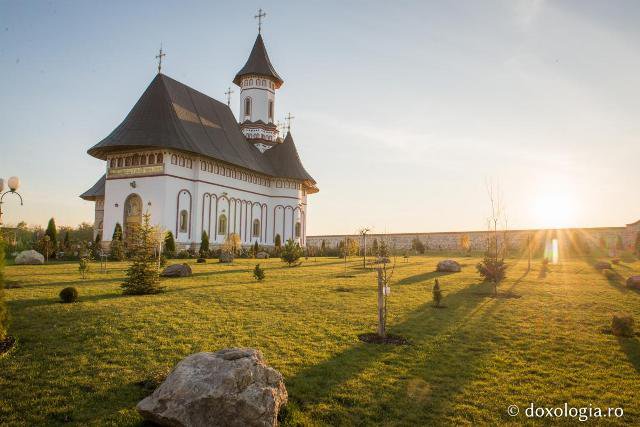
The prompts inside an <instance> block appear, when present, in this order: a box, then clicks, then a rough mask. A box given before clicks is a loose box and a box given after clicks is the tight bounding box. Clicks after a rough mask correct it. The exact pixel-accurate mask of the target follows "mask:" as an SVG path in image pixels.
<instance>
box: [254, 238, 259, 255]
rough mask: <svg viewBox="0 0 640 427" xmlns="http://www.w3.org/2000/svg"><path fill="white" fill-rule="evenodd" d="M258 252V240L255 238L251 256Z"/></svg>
mask: <svg viewBox="0 0 640 427" xmlns="http://www.w3.org/2000/svg"><path fill="white" fill-rule="evenodd" d="M258 252H260V246H258V241H257V240H256V242H255V243H254V244H253V256H254V257H257V256H258Z"/></svg>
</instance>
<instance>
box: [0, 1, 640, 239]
mask: <svg viewBox="0 0 640 427" xmlns="http://www.w3.org/2000/svg"><path fill="white" fill-rule="evenodd" d="M259 7H261V8H262V9H264V10H265V11H266V13H267V17H266V18H265V21H264V23H263V37H264V39H265V43H266V46H267V50H268V52H269V55H270V58H271V61H272V63H273V64H274V66H275V68H276V70H277V71H278V73H279V74H280V75H281V76H282V77H283V79H284V81H285V83H284V85H283V86H282V88H281V89H280V90H279V91H278V94H277V97H276V116H277V117H278V118H280V119H282V118H284V116H285V115H286V114H287V113H288V112H290V113H291V114H292V115H293V116H295V120H294V121H293V124H292V134H293V136H294V139H295V141H296V145H297V147H298V151H299V153H300V156H301V158H302V160H303V163H304V165H305V167H306V169H307V170H308V171H309V172H310V173H311V175H312V176H314V178H315V179H316V181H317V182H318V186H319V188H320V192H319V193H317V194H313V195H310V196H309V207H308V221H309V224H308V229H307V232H308V234H309V235H316V234H342V233H353V232H355V231H356V230H357V229H359V228H362V227H364V226H367V227H370V228H372V229H373V230H374V231H377V232H387V233H391V232H426V231H455V230H481V229H484V228H486V218H487V215H488V212H489V200H488V197H487V190H486V188H487V185H488V184H487V183H493V185H494V186H496V187H499V189H500V192H501V194H502V198H503V200H504V204H505V207H506V212H507V217H508V221H509V223H508V225H509V228H513V229H517V228H534V227H560V226H575V227H593V226H622V225H624V224H626V223H630V222H633V221H636V220H638V219H640V194H639V192H638V188H639V187H638V180H639V178H640V166H639V159H640V120H639V118H640V84H639V83H640V81H639V80H640V78H639V76H640V72H639V70H640V25H638V22H640V2H638V1H635V0H629V1H621V0H620V1H607V2H605V1H585V0H580V1H578V0H574V1H542V0H496V1H490V0H485V1H481V2H479V1H474V0H468V1H462V0H460V1H455V2H443V1H415V2H412V1H397V2H387V1H379V2H375V1H350V2H345V1H305V2H300V1H291V2H285V1H277V2H269V1H262V2H254V1H245V2H227V1H225V2H223V1H211V0H209V1H199V2H196V1H180V2H177V1H172V2H168V1H164V2H163V1H153V2H152V1H135V2H131V1H109V2H97V1H96V2H93V1H48V2H39V1H35V0H33V1H28V2H27V1H6V0H0V101H1V102H0V177H4V178H5V179H6V178H8V177H9V176H12V175H18V176H19V177H20V179H21V182H22V184H21V190H20V192H21V194H22V195H23V197H24V206H22V207H20V206H19V204H18V202H17V199H15V198H12V197H9V196H7V197H5V203H4V204H3V211H4V212H5V215H4V222H5V224H15V223H17V222H18V221H26V222H27V223H29V224H43V225H44V224H46V222H47V220H48V219H49V218H50V217H55V219H56V222H57V223H58V224H59V225H76V224H79V223H80V222H83V221H87V222H92V218H93V206H92V203H91V202H86V201H83V200H81V199H80V198H79V197H78V195H79V194H81V193H82V192H84V191H85V190H87V189H88V188H89V187H91V186H92V185H93V184H94V182H95V181H96V180H97V179H98V178H99V177H100V176H101V175H102V173H103V171H104V168H105V166H104V163H103V162H101V161H99V160H97V159H94V158H92V157H90V156H89V155H87V154H86V151H87V149H88V148H90V147H91V146H93V145H94V144H96V143H97V142H99V141H100V140H101V139H102V138H104V137H105V136H107V135H108V134H109V133H110V132H111V131H112V130H113V128H115V127H116V126H117V125H118V124H119V123H120V122H121V121H122V119H123V118H124V116H125V115H126V114H127V113H128V112H129V110H130V109H131V107H133V105H134V103H135V102H136V101H137V99H138V98H139V97H140V95H141V94H142V92H143V91H144V89H145V88H146V87H147V85H148V84H149V82H150V81H151V80H152V79H153V77H154V76H155V73H156V66H157V64H156V60H155V58H154V56H155V55H156V54H157V50H158V48H159V46H160V43H161V42H162V44H163V47H164V50H165V52H166V54H167V56H166V57H165V59H164V63H163V72H164V73H165V74H167V75H169V76H171V77H173V78H175V79H177V80H179V81H181V82H183V83H185V84H187V85H189V86H191V87H193V88H195V89H197V90H199V91H201V92H204V93H206V94H208V95H210V96H212V97H213V98H216V99H218V100H221V101H224V99H225V95H224V92H225V91H226V89H227V88H228V87H229V86H232V90H233V89H234V88H233V84H232V83H231V80H232V79H233V76H234V75H235V73H236V72H237V71H238V70H239V69H240V68H241V67H242V65H243V64H244V62H245V61H246V59H247V56H248V54H249V51H250V49H251V47H252V45H253V42H254V40H255V37H256V33H257V23H256V20H255V19H254V15H255V14H256V12H257V10H258V8H259ZM238 93H239V90H238V88H237V87H236V88H235V93H234V94H233V96H232V100H231V105H232V109H233V111H234V113H235V114H236V116H237V112H238Z"/></svg>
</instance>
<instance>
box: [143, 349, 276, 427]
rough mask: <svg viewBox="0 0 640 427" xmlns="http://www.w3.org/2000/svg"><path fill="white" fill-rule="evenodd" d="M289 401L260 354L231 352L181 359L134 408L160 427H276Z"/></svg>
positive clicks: (241, 351) (224, 351) (253, 351)
mask: <svg viewBox="0 0 640 427" xmlns="http://www.w3.org/2000/svg"><path fill="white" fill-rule="evenodd" d="M287 397H288V396H287V389H286V388H285V386H284V381H283V379H282V375H281V374H280V373H279V372H278V371H276V370H275V369H273V368H271V367H269V366H267V365H266V363H265V362H264V358H263V356H262V353H261V352H260V351H259V350H255V349H252V348H230V349H225V350H220V351H217V352H215V353H207V352H205V353H196V354H192V355H191V356H189V357H187V358H185V359H183V360H182V361H181V362H180V363H178V364H177V365H176V367H175V368H174V370H173V372H171V373H170V374H169V376H168V377H167V379H166V380H165V381H164V382H163V383H162V384H161V385H160V387H158V388H157V389H156V390H155V391H154V392H153V394H152V395H151V396H148V397H146V398H145V399H143V400H142V401H141V402H140V403H138V406H137V407H136V408H137V409H138V412H139V413H140V414H141V415H142V417H143V418H145V419H146V420H148V421H152V422H154V423H157V424H159V425H162V426H194V427H197V426H275V425H277V424H278V411H280V407H281V406H282V405H284V404H286V403H287Z"/></svg>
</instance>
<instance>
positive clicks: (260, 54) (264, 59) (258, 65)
mask: <svg viewBox="0 0 640 427" xmlns="http://www.w3.org/2000/svg"><path fill="white" fill-rule="evenodd" d="M248 74H254V75H259V76H265V77H269V78H271V79H273V80H274V81H275V83H276V88H279V87H280V86H281V85H282V83H284V81H283V80H282V79H281V78H280V76H279V75H278V73H276V70H275V68H273V65H271V61H270V60H269V55H268V54H267V49H266V48H265V47H264V41H263V40H262V34H260V33H258V37H256V42H255V43H254V44H253V49H251V53H250V54H249V59H247V62H246V63H245V64H244V67H242V69H241V70H240V71H238V74H236V76H235V78H234V79H233V82H234V83H235V84H237V85H238V86H240V82H241V80H242V76H246V75H248Z"/></svg>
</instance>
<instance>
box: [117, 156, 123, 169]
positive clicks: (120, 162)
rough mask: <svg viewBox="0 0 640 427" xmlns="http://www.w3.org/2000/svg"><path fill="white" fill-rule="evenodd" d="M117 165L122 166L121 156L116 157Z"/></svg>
mask: <svg viewBox="0 0 640 427" xmlns="http://www.w3.org/2000/svg"><path fill="white" fill-rule="evenodd" d="M118 167H119V168H121V167H122V157H118Z"/></svg>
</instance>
